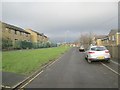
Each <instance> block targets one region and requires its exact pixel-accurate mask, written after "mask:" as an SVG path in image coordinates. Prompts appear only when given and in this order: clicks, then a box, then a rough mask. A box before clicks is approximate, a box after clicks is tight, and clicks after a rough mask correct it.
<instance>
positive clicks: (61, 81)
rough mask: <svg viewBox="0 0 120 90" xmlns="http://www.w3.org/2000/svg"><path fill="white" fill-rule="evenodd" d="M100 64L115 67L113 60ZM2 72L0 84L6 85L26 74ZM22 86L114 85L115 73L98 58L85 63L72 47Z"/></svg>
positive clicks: (115, 85) (19, 80) (15, 81)
mask: <svg viewBox="0 0 120 90" xmlns="http://www.w3.org/2000/svg"><path fill="white" fill-rule="evenodd" d="M103 63H104V62H103ZM104 64H105V65H107V66H109V67H110V68H112V69H113V70H115V71H117V70H118V66H117V65H116V64H115V63H112V62H111V63H104ZM2 74H3V75H2V81H3V82H2V84H3V85H5V86H10V87H12V86H14V85H16V84H17V83H19V82H21V81H22V80H24V79H25V78H26V76H24V75H19V74H15V73H10V72H3V73H2ZM24 88H118V75H117V74H116V73H114V72H112V71H111V70H110V69H108V68H106V67H105V66H104V65H103V64H101V62H93V63H91V64H89V63H88V62H87V61H86V60H85V59H84V52H79V50H78V48H72V49H70V51H69V52H67V53H65V54H64V55H63V56H62V57H61V58H59V59H58V60H57V61H56V62H55V63H53V64H52V65H49V66H48V67H47V68H45V69H44V70H43V72H42V73H40V74H39V75H38V76H37V77H36V78H34V79H33V80H31V82H29V83H27V84H26V85H25V86H24Z"/></svg>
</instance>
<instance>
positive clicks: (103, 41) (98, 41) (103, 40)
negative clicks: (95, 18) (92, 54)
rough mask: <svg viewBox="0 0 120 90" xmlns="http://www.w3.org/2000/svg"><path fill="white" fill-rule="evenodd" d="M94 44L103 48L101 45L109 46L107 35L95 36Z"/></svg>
mask: <svg viewBox="0 0 120 90" xmlns="http://www.w3.org/2000/svg"><path fill="white" fill-rule="evenodd" d="M93 42H94V44H95V45H98V46H101V45H107V44H108V42H107V35H96V36H94V41H93Z"/></svg>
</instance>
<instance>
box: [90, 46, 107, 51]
mask: <svg viewBox="0 0 120 90" xmlns="http://www.w3.org/2000/svg"><path fill="white" fill-rule="evenodd" d="M91 50H92V51H104V50H106V48H105V47H92V48H91Z"/></svg>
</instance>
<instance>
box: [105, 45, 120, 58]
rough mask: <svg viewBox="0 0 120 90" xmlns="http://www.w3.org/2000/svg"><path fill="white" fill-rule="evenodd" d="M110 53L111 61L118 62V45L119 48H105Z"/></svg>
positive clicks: (119, 52) (119, 50)
mask: <svg viewBox="0 0 120 90" xmlns="http://www.w3.org/2000/svg"><path fill="white" fill-rule="evenodd" d="M106 47H107V49H108V50H109V51H110V54H111V57H112V59H113V60H114V59H116V60H120V45H119V46H106Z"/></svg>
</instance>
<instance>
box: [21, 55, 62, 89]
mask: <svg viewBox="0 0 120 90" xmlns="http://www.w3.org/2000/svg"><path fill="white" fill-rule="evenodd" d="M63 56H64V54H63V55H62V56H61V57H59V58H58V59H56V60H55V61H53V62H52V63H51V64H50V65H48V66H47V67H50V66H52V65H53V64H54V63H55V62H57V61H58V60H59V59H60V58H62V57H63ZM42 72H43V70H42V71H41V72H39V73H38V74H37V75H36V76H34V77H33V78H32V79H31V80H29V81H28V82H27V83H26V84H24V85H23V86H22V87H21V88H24V87H25V86H27V85H28V84H29V83H30V82H32V81H33V80H34V79H35V78H37V77H38V76H39V75H40V74H41V73H42Z"/></svg>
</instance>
